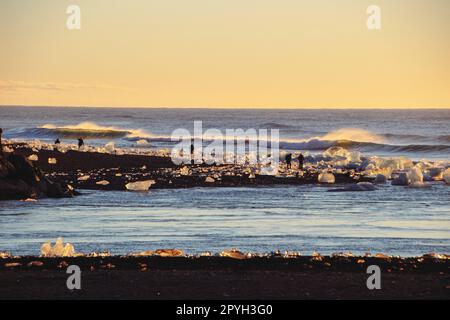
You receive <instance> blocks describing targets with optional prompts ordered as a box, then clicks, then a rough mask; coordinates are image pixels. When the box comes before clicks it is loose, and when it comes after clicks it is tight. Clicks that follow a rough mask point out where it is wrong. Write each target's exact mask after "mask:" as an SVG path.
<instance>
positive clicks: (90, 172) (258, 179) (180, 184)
mask: <svg viewBox="0 0 450 320" xmlns="http://www.w3.org/2000/svg"><path fill="white" fill-rule="evenodd" d="M14 153H15V154H19V155H22V156H24V157H27V158H28V157H29V156H31V155H36V156H37V158H38V160H36V161H33V162H34V163H35V164H36V165H37V166H38V167H39V168H40V169H41V170H42V171H43V172H44V173H45V175H46V176H47V177H48V178H50V179H52V180H53V181H55V182H58V183H62V184H69V185H71V186H72V187H74V188H75V189H80V190H81V189H87V190H105V191H108V190H116V191H120V190H127V188H126V184H127V183H130V182H136V181H147V180H154V184H153V185H152V186H151V188H150V189H177V188H193V187H244V186H270V185H306V184H319V182H318V176H319V174H320V172H321V170H319V169H314V168H313V169H305V170H303V171H302V172H301V174H302V176H298V173H299V171H298V170H294V169H293V170H290V171H287V172H285V174H284V175H283V176H275V175H260V174H255V173H254V171H253V170H254V169H252V168H250V167H249V166H244V165H230V164H224V165H206V164H195V165H181V166H177V165H175V164H173V162H172V160H171V159H170V157H168V156H157V155H138V154H120V155H116V154H110V153H99V152H81V151H75V150H69V151H67V152H65V153H62V152H59V151H54V150H47V149H40V150H33V149H32V148H31V147H29V146H27V145H25V144H20V143H17V144H15V145H14ZM48 159H56V163H54V164H50V163H49V161H48ZM183 170H187V171H188V173H183V172H182V171H183ZM334 176H335V183H334V184H336V185H339V184H356V183H358V182H372V181H373V180H374V179H373V178H369V177H364V176H362V175H360V174H359V172H357V171H356V170H348V171H346V172H343V173H335V174H334ZM330 185H331V184H330Z"/></svg>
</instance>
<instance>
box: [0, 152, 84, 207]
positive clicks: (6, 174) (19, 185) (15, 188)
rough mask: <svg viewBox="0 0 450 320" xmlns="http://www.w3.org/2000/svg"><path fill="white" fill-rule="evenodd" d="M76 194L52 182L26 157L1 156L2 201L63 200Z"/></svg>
mask: <svg viewBox="0 0 450 320" xmlns="http://www.w3.org/2000/svg"><path fill="white" fill-rule="evenodd" d="M76 194H77V193H76V192H75V191H74V190H72V188H69V187H68V186H67V185H65V184H60V183H55V182H52V181H50V180H49V179H48V178H46V177H45V176H44V174H43V173H42V171H41V170H40V169H39V168H37V167H35V166H34V165H33V164H32V163H31V162H30V161H29V160H28V159H27V158H26V157H25V156H23V155H16V154H10V155H8V156H6V155H2V154H0V200H19V199H26V198H42V197H50V198H63V197H72V196H74V195H76Z"/></svg>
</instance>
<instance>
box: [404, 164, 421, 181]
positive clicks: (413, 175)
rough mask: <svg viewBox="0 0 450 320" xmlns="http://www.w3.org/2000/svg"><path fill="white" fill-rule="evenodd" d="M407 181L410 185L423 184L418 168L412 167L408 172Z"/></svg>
mask: <svg viewBox="0 0 450 320" xmlns="http://www.w3.org/2000/svg"><path fill="white" fill-rule="evenodd" d="M407 175H408V179H409V181H410V183H415V182H420V183H423V174H422V171H421V170H420V169H419V168H418V167H414V168H412V169H410V170H409V171H408V174H407Z"/></svg>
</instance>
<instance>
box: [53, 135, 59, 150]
mask: <svg viewBox="0 0 450 320" xmlns="http://www.w3.org/2000/svg"><path fill="white" fill-rule="evenodd" d="M60 144H61V141H59V138H57V139H56V140H55V146H54V147H53V150H54V151H58V147H59V145H60Z"/></svg>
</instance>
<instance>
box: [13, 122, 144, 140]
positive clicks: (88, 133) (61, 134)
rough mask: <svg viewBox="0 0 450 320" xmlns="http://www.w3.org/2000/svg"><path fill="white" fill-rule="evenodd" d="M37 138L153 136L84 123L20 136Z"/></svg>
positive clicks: (34, 130)
mask: <svg viewBox="0 0 450 320" xmlns="http://www.w3.org/2000/svg"><path fill="white" fill-rule="evenodd" d="M21 135H22V136H32V137H35V138H64V139H77V138H80V137H82V138H83V139H119V138H128V139H132V140H133V139H146V138H148V139H149V138H151V135H150V134H149V133H147V132H146V131H145V130H141V129H121V128H116V127H112V126H101V125H98V124H96V123H94V122H82V123H79V124H77V125H68V126H55V125H53V124H45V125H43V126H41V127H38V128H31V129H25V130H24V131H22V132H21V133H19V136H21Z"/></svg>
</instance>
